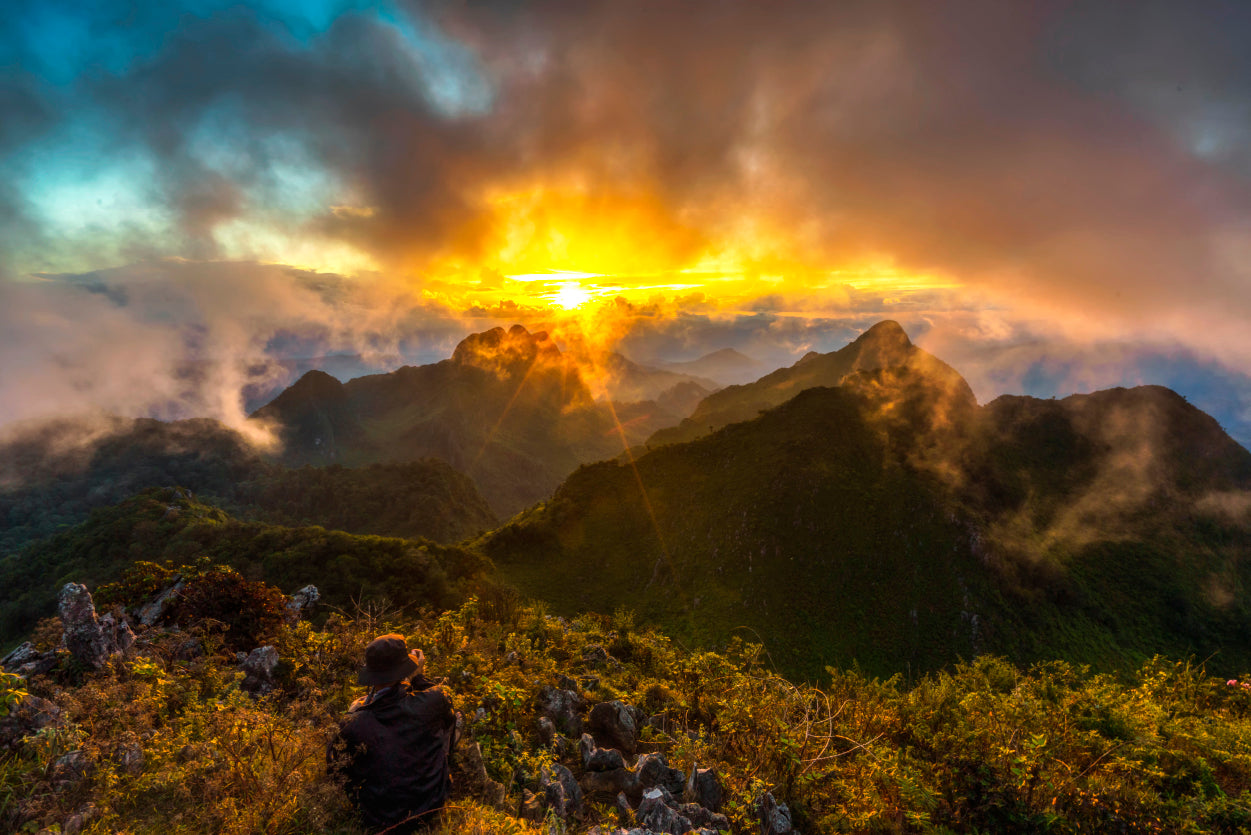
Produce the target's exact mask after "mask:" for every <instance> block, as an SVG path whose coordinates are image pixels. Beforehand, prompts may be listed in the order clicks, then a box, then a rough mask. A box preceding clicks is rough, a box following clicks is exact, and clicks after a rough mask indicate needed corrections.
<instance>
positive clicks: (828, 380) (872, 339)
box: [647, 320, 972, 447]
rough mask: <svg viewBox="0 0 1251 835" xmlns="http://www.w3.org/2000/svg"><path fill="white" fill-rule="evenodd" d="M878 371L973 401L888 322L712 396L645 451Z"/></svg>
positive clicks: (947, 369)
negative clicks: (906, 371) (917, 377)
mask: <svg viewBox="0 0 1251 835" xmlns="http://www.w3.org/2000/svg"><path fill="white" fill-rule="evenodd" d="M878 368H911V369H915V370H917V371H920V372H922V373H923V374H924V375H925V376H926V377H927V378H930V379H932V380H935V381H939V380H941V381H943V382H944V384H945V385H948V386H950V387H952V388H953V389H958V390H960V391H961V393H963V392H967V393H968V396H969V397H970V398H971V397H972V390H971V389H969V387H968V383H966V382H965V381H964V378H962V377H961V376H960V375H959V374H957V373H956V371H955V370H954V369H953V368H951V366H949V365H947V364H946V363H945V362H943V361H942V360H940V359H938V358H936V357H934V356H933V355H932V354H929V353H926V352H925V351H923V350H921V349H920V348H917V347H916V346H915V345H913V344H912V341H911V340H910V339H908V335H907V334H906V333H905V332H904V330H903V328H902V327H900V326H899V324H898V323H897V322H893V321H889V320H887V321H884V322H879V323H878V324H876V325H874V326H873V327H871V328H870V329H869V330H867V331H865V332H864V334H862V335H861V336H860V338H859V339H857V340H856V341H855V342H852V343H851V344H850V345H848V346H847V347H845V348H842V349H841V350H838V351H834V352H831V353H828V354H819V353H816V352H813V353H810V354H808V355H806V356H805V357H803V358H802V359H801V360H799V361H798V362H796V363H795V364H794V365H792V366H790V367H789V368H780V369H778V370H777V371H774V372H772V373H770V374H766V375H765V376H763V377H761V378H760V379H758V380H756V381H755V382H753V383H747V384H745V385H738V386H729V387H727V388H724V389H722V390H721V391H718V392H715V393H714V394H711V395H709V396H708V397H707V398H706V399H705V400H704V401H703V402H702V403H700V404H699V406H697V407H696V409H695V411H694V412H693V413H692V414H691V416H690V417H689V418H688V419H686V420H684V421H682V423H681V424H679V425H678V426H675V427H671V428H666V429H662V430H660V431H658V432H657V433H656V434H654V435H653V436H652V437H650V438H649V439H648V440H647V445H648V446H652V447H655V446H660V445H663V444H671V443H680V442H683V441H690V440H694V439H695V438H698V437H700V436H702V435H706V434H708V433H709V432H711V431H713V430H715V429H719V428H721V427H722V426H726V425H727V424H731V423H738V422H739V421H744V420H751V419H752V418H754V417H756V416H757V415H759V414H760V413H761V412H762V411H765V410H766V409H771V408H773V407H774V406H777V405H780V404H782V403H785V402H786V401H787V400H789V399H790V398H792V397H794V396H795V395H796V394H798V393H799V392H801V391H803V390H804V389H809V388H813V387H815V386H837V385H839V384H840V383H842V382H843V380H844V379H845V378H846V377H847V376H848V375H850V374H853V373H855V372H857V371H872V370H875V369H878Z"/></svg>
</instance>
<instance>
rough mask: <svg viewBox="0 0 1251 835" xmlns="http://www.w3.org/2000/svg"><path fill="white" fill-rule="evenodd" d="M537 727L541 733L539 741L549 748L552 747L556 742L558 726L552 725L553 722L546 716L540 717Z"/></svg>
mask: <svg viewBox="0 0 1251 835" xmlns="http://www.w3.org/2000/svg"><path fill="white" fill-rule="evenodd" d="M536 727H537V728H538V731H539V741H540V742H542V743H543V745H544V746H546V747H548V748H550V747H552V743H553V742H555V741H556V726H555V725H554V724H552V720H551V719H550V718H548V717H546V716H540V717H539V721H538V722H537V723H536Z"/></svg>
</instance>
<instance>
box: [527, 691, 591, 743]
mask: <svg viewBox="0 0 1251 835" xmlns="http://www.w3.org/2000/svg"><path fill="white" fill-rule="evenodd" d="M584 705H585V702H583V701H582V697H581V696H579V695H578V694H577V693H575V692H574V691H572V690H564V689H560V688H556V687H551V686H548V687H544V688H543V689H542V690H540V691H539V697H538V709H539V713H540V714H541V715H543V716H546V717H547V718H548V719H551V720H552V724H554V725H555V726H556V730H558V731H560V732H561V733H562V734H564V735H565V736H571V737H574V738H577V737H579V736H581V735H582V716H581V713H582V709H583V707H584Z"/></svg>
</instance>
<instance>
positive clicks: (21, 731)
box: [0, 695, 61, 751]
mask: <svg viewBox="0 0 1251 835" xmlns="http://www.w3.org/2000/svg"><path fill="white" fill-rule="evenodd" d="M60 718H61V709H60V708H59V707H57V706H56V705H55V704H53V703H52V702H50V701H48V700H47V699H42V698H40V697H39V696H32V695H27V696H26V698H24V699H22V701H21V702H19V703H18V705H17V706H16V707H14V708H13V709H12V710H11V711H10V712H9V715H8V716H5V717H4V718H3V719H0V751H11V750H13V749H15V748H17V747H18V746H19V745H21V744H22V740H24V739H25V738H26V737H28V736H32V735H34V734H35V733H38V732H39V731H40V730H42V729H43V728H46V727H48V726H49V725H55V724H56V723H57V722H58V721H59V720H60Z"/></svg>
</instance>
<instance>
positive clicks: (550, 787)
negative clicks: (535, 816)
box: [539, 763, 582, 819]
mask: <svg viewBox="0 0 1251 835" xmlns="http://www.w3.org/2000/svg"><path fill="white" fill-rule="evenodd" d="M539 788H540V789H542V791H543V800H544V803H545V805H546V806H547V808H548V809H551V810H552V811H553V812H555V813H556V817H558V818H562V819H564V818H568V817H569V816H570V815H571V814H576V813H578V812H581V811H582V789H581V788H579V787H578V781H577V780H575V779H574V778H573V772H571V771H570V770H569V769H567V768H565V767H564V766H563V765H561V764H560V763H552V765H550V766H544V767H543V772H542V773H541V774H540V775H539Z"/></svg>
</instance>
